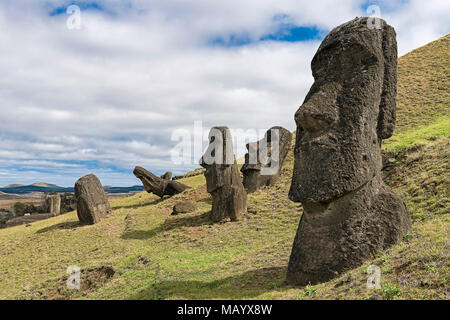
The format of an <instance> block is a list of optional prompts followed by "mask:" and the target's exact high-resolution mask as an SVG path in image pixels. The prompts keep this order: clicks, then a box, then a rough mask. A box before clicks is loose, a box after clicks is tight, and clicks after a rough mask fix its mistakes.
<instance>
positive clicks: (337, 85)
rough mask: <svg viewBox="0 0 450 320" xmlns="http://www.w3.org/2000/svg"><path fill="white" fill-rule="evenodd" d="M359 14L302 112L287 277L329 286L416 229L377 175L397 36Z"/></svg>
mask: <svg viewBox="0 0 450 320" xmlns="http://www.w3.org/2000/svg"><path fill="white" fill-rule="evenodd" d="M367 20H368V18H356V19H354V20H352V21H350V22H347V23H345V24H343V25H341V26H339V27H337V28H335V29H333V30H332V31H331V32H330V33H329V34H328V35H327V36H326V37H325V39H324V40H323V42H322V44H321V45H320V47H319V49H318V51H317V53H316V54H315V56H314V58H313V60H312V63H311V67H312V72H313V76H314V80H315V82H314V84H313V85H312V87H311V89H310V91H309V93H308V94H307V96H306V98H305V101H304V103H303V105H302V106H301V107H300V108H299V109H298V111H297V113H296V114H295V121H296V123H297V133H296V145H295V162H294V172H293V177H292V184H291V189H290V192H289V197H290V199H291V200H293V201H297V202H302V204H303V208H304V213H303V215H302V218H301V220H300V224H299V228H298V231H297V234H296V237H295V240H294V244H293V248H292V252H291V257H290V260H289V266H288V273H287V280H288V282H289V283H291V284H300V285H305V284H308V283H309V282H311V283H317V282H323V281H327V280H329V279H331V278H333V277H335V276H336V275H338V274H340V273H342V272H344V271H346V270H348V269H351V268H354V267H356V266H358V265H360V264H362V263H363V261H365V260H367V259H369V258H372V257H373V256H374V255H375V254H376V253H377V252H379V251H381V250H384V249H386V248H387V247H389V246H391V245H393V244H395V243H397V242H398V241H400V240H401V239H402V237H403V236H404V235H405V234H406V233H408V232H410V230H411V221H410V216H409V214H408V211H407V208H406V206H405V204H404V202H403V201H402V200H401V199H400V198H399V197H398V196H397V195H396V194H395V193H394V192H393V191H392V190H391V189H390V188H389V187H387V186H386V185H385V184H384V183H383V181H382V179H381V175H380V169H381V142H382V139H386V138H389V137H390V136H391V135H392V133H393V130H394V126H395V96H396V87H397V43H396V39H395V31H394V29H393V28H392V27H391V26H389V25H388V24H387V23H386V22H385V21H384V20H381V19H380V26H381V28H380V29H376V28H375V29H374V28H368V21H367Z"/></svg>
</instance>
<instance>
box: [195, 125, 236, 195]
mask: <svg viewBox="0 0 450 320" xmlns="http://www.w3.org/2000/svg"><path fill="white" fill-rule="evenodd" d="M234 162H235V159H234V153H233V141H232V138H231V133H230V130H229V129H228V127H213V128H212V129H211V131H210V132H209V146H208V148H207V150H206V151H205V154H204V155H203V156H202V158H201V159H200V165H201V166H202V167H203V168H205V169H206V172H205V178H206V188H207V191H208V193H212V192H215V191H217V190H218V189H220V188H222V187H223V186H226V185H228V186H229V185H231V184H232V165H233V164H234Z"/></svg>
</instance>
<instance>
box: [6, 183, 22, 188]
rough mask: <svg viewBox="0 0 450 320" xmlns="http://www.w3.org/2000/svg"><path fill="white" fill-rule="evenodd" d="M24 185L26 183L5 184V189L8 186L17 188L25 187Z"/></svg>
mask: <svg viewBox="0 0 450 320" xmlns="http://www.w3.org/2000/svg"><path fill="white" fill-rule="evenodd" d="M23 186H25V185H24V184H8V185H6V186H4V187H3V189H6V188H16V187H23Z"/></svg>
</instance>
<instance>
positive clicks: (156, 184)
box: [133, 167, 189, 198]
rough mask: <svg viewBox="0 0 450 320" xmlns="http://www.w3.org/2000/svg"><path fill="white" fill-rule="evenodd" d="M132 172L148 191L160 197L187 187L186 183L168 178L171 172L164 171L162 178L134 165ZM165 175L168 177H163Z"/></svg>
mask: <svg viewBox="0 0 450 320" xmlns="http://www.w3.org/2000/svg"><path fill="white" fill-rule="evenodd" d="M133 174H134V175H135V176H136V177H137V178H138V179H140V180H141V181H142V184H143V185H144V188H145V190H146V191H147V192H148V193H154V194H156V195H157V196H160V197H161V198H162V197H164V196H166V195H167V196H173V195H175V194H177V193H181V192H183V191H184V190H186V189H189V187H188V186H187V185H185V184H182V183H181V182H177V181H174V180H169V179H170V178H171V176H172V173H171V172H166V173H165V174H164V175H163V177H164V178H160V177H157V176H155V175H154V174H153V173H151V172H150V171H147V170H145V169H144V168H142V167H136V168H134V171H133ZM167 177H169V179H165V178H167Z"/></svg>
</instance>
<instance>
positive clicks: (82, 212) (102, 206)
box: [75, 174, 111, 224]
mask: <svg viewBox="0 0 450 320" xmlns="http://www.w3.org/2000/svg"><path fill="white" fill-rule="evenodd" d="M75 197H76V198H77V215H78V219H79V220H80V223H82V224H95V223H97V222H99V221H100V220H101V219H103V218H104V217H106V216H107V215H109V214H110V213H111V206H110V205H109V202H108V198H107V196H106V193H105V190H104V189H103V187H102V184H101V183H100V180H98V178H97V177H96V176H95V175H93V174H88V175H86V176H84V177H82V178H80V179H78V180H77V182H75Z"/></svg>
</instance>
